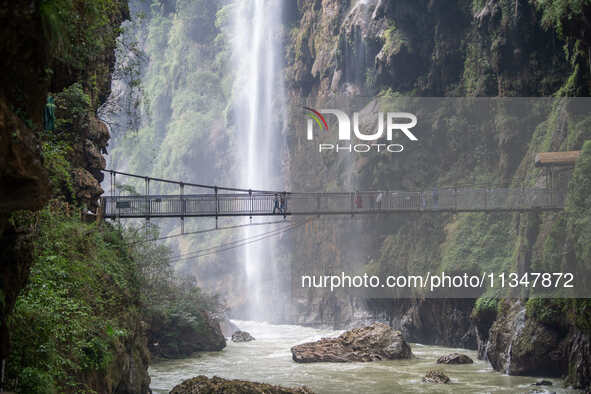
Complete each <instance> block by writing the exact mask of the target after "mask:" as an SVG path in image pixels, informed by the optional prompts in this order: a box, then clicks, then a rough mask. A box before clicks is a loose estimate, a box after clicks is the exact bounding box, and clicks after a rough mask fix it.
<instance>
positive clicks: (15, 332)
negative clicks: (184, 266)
mask: <svg viewBox="0 0 591 394" xmlns="http://www.w3.org/2000/svg"><path fill="white" fill-rule="evenodd" d="M79 213H80V210H79V209H75V208H72V207H71V206H68V205H66V204H65V203H60V202H58V201H55V200H54V201H53V202H52V204H50V207H48V208H45V209H44V210H43V211H41V212H39V213H38V214H19V215H17V216H15V218H14V219H13V220H20V221H25V222H28V223H30V224H29V225H31V226H36V227H37V232H38V237H37V238H36V240H35V242H34V246H35V262H34V264H33V267H32V270H31V276H30V279H29V284H28V286H27V288H26V289H25V291H24V292H23V294H22V295H21V296H20V297H19V299H18V301H17V303H16V307H15V310H14V312H13V314H12V315H11V317H10V320H9V325H10V328H11V345H12V353H11V357H10V358H9V360H8V364H7V365H8V371H7V378H8V382H9V385H10V386H11V387H12V389H14V390H16V391H17V392H21V393H31V394H33V393H62V392H77V393H84V392H88V393H92V392H100V390H97V387H96V386H93V385H92V384H91V383H90V382H93V380H92V379H90V380H89V376H99V377H100V379H104V381H105V382H106V383H105V384H106V385H108V384H110V383H109V382H110V381H112V380H113V379H114V377H113V376H112V375H116V374H118V373H119V371H117V369H118V368H120V367H119V366H118V365H117V364H116V363H115V361H116V360H119V362H120V359H121V358H124V357H126V356H127V355H126V353H127V351H126V350H125V349H128V348H130V347H136V349H137V350H135V351H134V352H132V357H140V356H139V355H141V354H142V352H144V353H145V354H147V349H145V348H142V346H143V345H142V343H143V341H145V339H143V340H142V339H141V338H142V337H143V335H145V334H144V333H143V329H142V328H141V325H142V324H143V323H141V321H145V322H147V323H148V324H149V326H150V328H149V332H148V334H149V335H150V337H149V340H150V341H151V342H155V341H160V342H161V345H162V349H166V350H164V351H160V350H158V349H157V350H158V351H157V352H156V355H166V356H169V357H170V356H179V355H186V354H190V353H192V352H194V351H196V350H213V347H217V348H219V349H221V348H222V347H223V346H224V345H225V342H224V340H223V337H221V339H220V338H219V337H215V332H214V329H213V328H212V327H211V326H210V325H209V319H210V318H209V315H208V313H209V311H211V310H213V309H214V308H216V309H217V308H219V303H218V302H217V299H216V298H211V297H208V296H206V295H204V294H202V293H201V292H200V290H199V288H197V287H196V286H195V283H194V280H190V279H186V280H184V281H178V280H177V279H175V277H174V273H173V270H172V267H171V265H170V250H169V249H168V248H167V247H165V246H163V245H158V244H154V243H151V242H144V241H143V236H140V234H143V229H142V230H141V231H140V229H129V230H126V231H123V230H122V229H120V228H118V227H116V226H112V225H109V224H103V225H102V226H98V225H96V224H86V223H84V222H83V221H81V219H80V216H79ZM153 235H154V234H152V236H153ZM212 332H214V333H213V334H212ZM158 335H160V336H158ZM187 336H188V338H189V339H187ZM137 338H140V339H137ZM216 340H217V341H218V342H217V344H216V345H209V342H214V341H216ZM136 341H137V342H136ZM208 341H209V342H208ZM175 346H176V348H175V349H176V352H173V351H171V350H170V349H172V348H174V347H175ZM216 350H217V349H216ZM164 352H165V353H164ZM145 357H147V356H145ZM134 362H136V365H138V366H141V365H142V362H141V361H134ZM101 385H102V384H101ZM101 387H102V386H101Z"/></svg>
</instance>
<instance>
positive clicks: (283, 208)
mask: <svg viewBox="0 0 591 394" xmlns="http://www.w3.org/2000/svg"><path fill="white" fill-rule="evenodd" d="M286 208H287V193H285V192H283V193H281V208H279V212H281V213H282V214H283V217H285V211H286Z"/></svg>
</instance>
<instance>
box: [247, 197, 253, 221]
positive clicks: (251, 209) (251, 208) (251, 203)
mask: <svg viewBox="0 0 591 394" xmlns="http://www.w3.org/2000/svg"><path fill="white" fill-rule="evenodd" d="M248 197H249V199H250V217H249V219H250V223H252V213H253V212H254V201H253V199H252V189H248Z"/></svg>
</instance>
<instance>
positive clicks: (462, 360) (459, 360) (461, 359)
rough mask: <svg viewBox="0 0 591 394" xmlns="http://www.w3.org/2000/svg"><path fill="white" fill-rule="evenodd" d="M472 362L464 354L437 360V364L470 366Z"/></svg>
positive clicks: (452, 354)
mask: <svg viewBox="0 0 591 394" xmlns="http://www.w3.org/2000/svg"><path fill="white" fill-rule="evenodd" d="M473 362H474V360H472V359H471V358H470V357H468V356H466V355H465V354H460V353H451V354H448V355H445V356H441V357H439V358H438V359H437V364H472V363H473Z"/></svg>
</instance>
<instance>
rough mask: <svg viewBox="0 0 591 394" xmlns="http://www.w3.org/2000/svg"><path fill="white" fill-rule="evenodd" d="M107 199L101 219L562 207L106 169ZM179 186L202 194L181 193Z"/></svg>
mask: <svg viewBox="0 0 591 394" xmlns="http://www.w3.org/2000/svg"><path fill="white" fill-rule="evenodd" d="M106 172H107V173H110V175H111V195H109V196H103V197H102V198H101V200H100V213H99V215H100V216H101V217H102V218H107V219H120V218H121V219H123V218H146V219H151V218H181V219H184V218H187V217H215V218H218V217H232V216H245V217H254V216H283V217H285V216H292V215H358V214H374V215H376V214H378V215H379V214H391V213H402V212H502V211H516V212H521V211H556V210H561V209H563V207H564V196H565V194H566V190H555V189H554V188H552V187H551V186H550V187H546V188H539V187H538V188H536V187H497V186H492V185H490V186H487V185H481V186H464V187H461V186H457V187H446V188H433V189H430V190H423V191H396V190H378V191H353V192H336V193H335V192H327V193H294V192H287V191H270V190H252V189H237V188H229V187H218V186H211V185H202V184H195V183H184V182H181V181H173V180H169V179H161V178H151V177H144V176H140V175H136V174H129V173H124V172H118V171H112V170H107V171H106ZM117 176H126V177H134V178H141V179H143V180H144V182H145V188H146V190H145V193H144V194H143V195H121V193H119V194H117V190H116V189H117V183H116V177H117ZM152 182H162V183H168V184H174V185H177V186H178V188H179V189H178V194H150V184H151V183H152ZM185 187H192V188H200V189H204V190H206V191H207V192H205V193H199V194H185Z"/></svg>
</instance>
